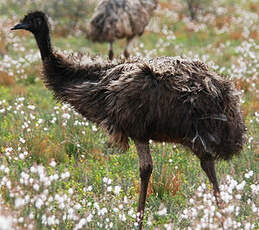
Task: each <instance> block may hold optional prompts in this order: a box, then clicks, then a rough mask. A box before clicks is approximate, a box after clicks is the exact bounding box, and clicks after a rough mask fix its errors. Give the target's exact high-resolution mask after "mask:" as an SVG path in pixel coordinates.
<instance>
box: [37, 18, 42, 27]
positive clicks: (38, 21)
mask: <svg viewBox="0 0 259 230" xmlns="http://www.w3.org/2000/svg"><path fill="white" fill-rule="evenodd" d="M36 23H37V25H38V26H40V25H41V18H36Z"/></svg>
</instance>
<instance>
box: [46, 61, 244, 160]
mask: <svg viewBox="0 0 259 230" xmlns="http://www.w3.org/2000/svg"><path fill="white" fill-rule="evenodd" d="M57 57H58V58H59V61H58V63H59V64H57V63H55V62H56V61H55V60H52V58H50V59H49V60H45V61H44V75H43V76H44V81H45V82H46V84H47V86H48V87H49V88H51V89H52V90H53V91H54V93H55V96H56V97H57V98H59V99H61V100H63V101H65V102H67V103H70V104H71V105H73V106H74V108H75V109H76V110H77V111H78V112H79V113H81V114H82V115H83V116H84V117H86V118H87V119H89V120H91V121H93V122H96V123H97V124H98V125H100V126H102V127H103V128H104V129H105V130H107V131H108V133H109V134H110V135H111V136H112V138H113V139H114V141H115V142H117V144H119V145H120V146H121V147H124V148H127V147H128V138H129V137H130V138H132V139H133V140H135V139H137V140H142V141H145V140H149V139H152V140H155V141H165V142H177V143H181V144H184V145H186V146H188V147H189V148H191V149H192V150H193V151H194V152H195V153H196V154H197V152H199V153H200V154H201V153H202V154H212V156H214V157H215V158H222V159H229V158H231V156H232V155H233V154H235V153H236V154H237V153H239V152H240V151H241V149H242V146H243V143H244V130H245V127H244V123H243V120H242V116H241V112H240V109H239V97H238V96H237V93H236V90H235V88H234V87H233V85H232V83H231V82H229V81H228V80H226V79H224V78H222V77H220V76H219V75H217V74H216V73H214V72H211V71H209V69H208V68H207V66H206V65H205V64H203V63H202V62H200V61H192V60H187V59H181V58H177V57H174V58H173V57H161V58H156V59H146V60H143V59H136V60H132V61H130V62H125V63H120V64H117V65H115V64H111V63H99V64H98V63H94V64H92V65H89V64H88V65H86V66H79V65H78V66H75V65H74V64H72V63H68V62H65V61H64V60H63V59H62V58H61V57H59V56H57ZM100 108H102V109H100Z"/></svg>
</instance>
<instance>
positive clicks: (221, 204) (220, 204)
mask: <svg viewBox="0 0 259 230" xmlns="http://www.w3.org/2000/svg"><path fill="white" fill-rule="evenodd" d="M214 196H215V199H216V204H217V206H218V208H219V209H223V208H224V207H225V204H224V201H223V200H222V199H221V196H220V193H219V192H214Z"/></svg>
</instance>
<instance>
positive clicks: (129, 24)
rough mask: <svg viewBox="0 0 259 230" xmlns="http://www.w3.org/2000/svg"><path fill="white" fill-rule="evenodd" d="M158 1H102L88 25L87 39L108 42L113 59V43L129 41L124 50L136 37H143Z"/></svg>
mask: <svg viewBox="0 0 259 230" xmlns="http://www.w3.org/2000/svg"><path fill="white" fill-rule="evenodd" d="M156 5H157V0H102V1H100V2H99V4H98V6H97V7H96V9H95V12H94V15H93V16H92V18H91V20H90V22H89V23H88V25H87V38H89V39H91V40H92V41H94V42H108V43H109V44H110V48H109V58H110V59H112V58H113V50H112V43H113V42H114V41H115V40H117V39H121V38H126V39H127V45H126V48H125V50H124V55H125V57H126V58H128V56H129V52H128V46H129V43H130V41H131V40H132V39H133V38H134V37H135V36H141V35H142V34H143V32H144V29H145V27H146V26H147V24H148V23H149V21H150V18H151V16H152V13H153V11H154V9H155V8H156Z"/></svg>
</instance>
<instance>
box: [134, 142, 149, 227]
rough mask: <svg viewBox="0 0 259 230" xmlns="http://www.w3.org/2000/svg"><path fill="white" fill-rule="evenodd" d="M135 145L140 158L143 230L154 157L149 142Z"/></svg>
mask: <svg viewBox="0 0 259 230" xmlns="http://www.w3.org/2000/svg"><path fill="white" fill-rule="evenodd" d="M135 145H136V148H137V152H138V156H139V168H140V180H141V184H140V195H139V203H138V212H139V213H140V216H139V229H142V225H143V217H144V209H145V203H146V196H147V188H148V182H149V178H150V176H151V173H152V170H153V162H152V156H151V154H150V150H149V143H148V142H145V143H143V142H139V141H135Z"/></svg>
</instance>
